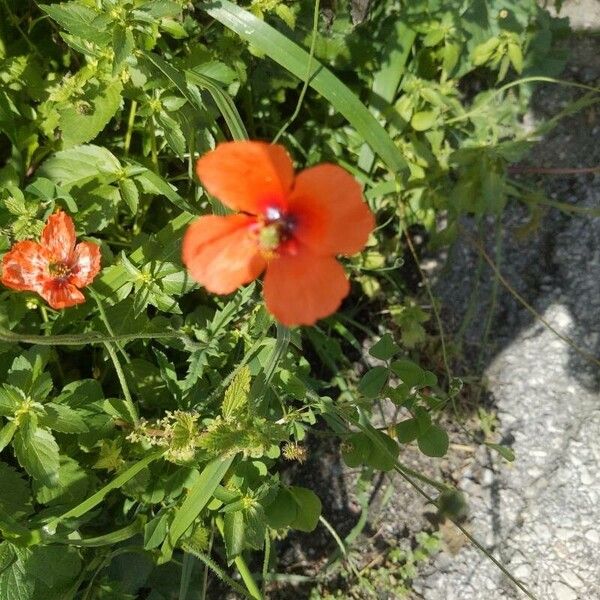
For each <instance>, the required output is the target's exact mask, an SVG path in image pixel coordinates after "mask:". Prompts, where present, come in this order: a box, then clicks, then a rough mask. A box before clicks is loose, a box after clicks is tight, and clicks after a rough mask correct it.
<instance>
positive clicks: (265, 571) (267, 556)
mask: <svg viewBox="0 0 600 600" xmlns="http://www.w3.org/2000/svg"><path fill="white" fill-rule="evenodd" d="M270 560H271V537H270V536H269V528H268V527H267V529H266V530H265V556H264V558H263V567H262V594H263V596H265V597H266V595H267V583H269V562H270Z"/></svg>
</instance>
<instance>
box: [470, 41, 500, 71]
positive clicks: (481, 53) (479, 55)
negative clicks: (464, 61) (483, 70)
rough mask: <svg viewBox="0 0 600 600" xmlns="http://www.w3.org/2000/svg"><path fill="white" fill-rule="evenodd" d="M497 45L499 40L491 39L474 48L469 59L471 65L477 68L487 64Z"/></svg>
mask: <svg viewBox="0 0 600 600" xmlns="http://www.w3.org/2000/svg"><path fill="white" fill-rule="evenodd" d="M499 44H500V40H499V39H498V38H497V37H493V38H490V39H489V40H486V41H485V42H483V43H482V44H479V45H478V46H476V47H475V49H474V50H473V54H472V57H471V58H472V60H473V64H474V65H476V66H479V65H483V64H485V63H486V62H488V61H489V60H490V58H491V57H492V54H493V53H494V51H495V50H496V48H497V47H498V46H499Z"/></svg>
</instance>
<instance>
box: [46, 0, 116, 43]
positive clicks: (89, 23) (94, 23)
mask: <svg viewBox="0 0 600 600" xmlns="http://www.w3.org/2000/svg"><path fill="white" fill-rule="evenodd" d="M39 7H40V8H41V9H42V10H43V11H44V12H45V13H46V14H48V15H50V17H51V18H52V19H54V20H55V21H56V22H57V23H58V24H59V25H60V26H61V27H62V28H63V29H66V30H67V31H68V32H69V33H72V34H73V35H76V36H78V37H81V38H84V39H86V40H89V41H91V42H95V43H98V44H103V43H105V42H107V41H108V39H109V34H108V32H106V31H105V26H104V27H102V25H103V24H104V25H106V23H105V22H104V21H102V20H101V19H98V13H97V12H96V11H95V10H93V9H91V8H88V7H87V6H83V5H82V4H81V3H79V2H66V3H64V4H53V5H51V6H50V5H47V4H40V5H39Z"/></svg>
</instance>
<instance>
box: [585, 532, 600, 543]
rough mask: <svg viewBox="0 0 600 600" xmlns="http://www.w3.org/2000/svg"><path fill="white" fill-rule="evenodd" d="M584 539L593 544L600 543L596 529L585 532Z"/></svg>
mask: <svg viewBox="0 0 600 600" xmlns="http://www.w3.org/2000/svg"><path fill="white" fill-rule="evenodd" d="M585 539H586V540H589V541H590V542H593V543H594V544H598V543H600V533H598V530H596V529H590V530H589V531H586V532H585Z"/></svg>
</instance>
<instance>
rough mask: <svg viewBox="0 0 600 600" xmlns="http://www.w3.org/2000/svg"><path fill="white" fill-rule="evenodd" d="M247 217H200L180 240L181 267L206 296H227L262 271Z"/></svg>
mask: <svg viewBox="0 0 600 600" xmlns="http://www.w3.org/2000/svg"><path fill="white" fill-rule="evenodd" d="M255 223H256V220H255V219H254V218H253V217H249V216H247V215H230V216H227V217H217V216H214V215H210V216H206V217H200V218H199V219H198V220H196V221H195V222H194V223H192V224H191V225H190V226H189V227H188V230H187V231H186V232H185V236H184V238H183V263H184V264H185V265H186V267H187V268H188V270H189V272H190V275H191V276H192V277H193V278H194V279H195V280H196V281H197V282H198V283H200V284H202V285H203V286H204V287H205V288H206V289H207V290H208V291H209V292H213V293H215V294H230V293H231V292H233V291H234V290H236V289H237V288H239V287H240V286H241V285H243V284H245V283H249V282H250V281H253V280H254V279H256V278H257V277H258V276H259V275H260V274H261V273H262V271H263V269H264V268H265V264H266V263H265V260H264V258H263V257H262V255H261V253H260V251H259V248H258V244H257V241H256V235H255V234H254V233H253V232H252V229H251V228H252V226H253V225H254V224H255Z"/></svg>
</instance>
